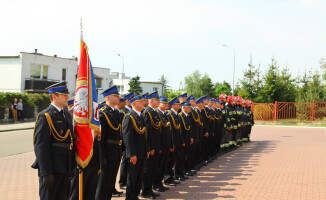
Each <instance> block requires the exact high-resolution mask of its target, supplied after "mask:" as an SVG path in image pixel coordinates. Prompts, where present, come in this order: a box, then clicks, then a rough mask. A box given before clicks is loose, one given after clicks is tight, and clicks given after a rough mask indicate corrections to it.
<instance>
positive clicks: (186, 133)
mask: <svg viewBox="0 0 326 200" xmlns="http://www.w3.org/2000/svg"><path fill="white" fill-rule="evenodd" d="M189 114H190V113H189ZM189 114H188V116H186V114H185V113H184V112H180V113H179V115H180V121H181V122H180V123H181V134H182V137H183V140H184V142H185V144H186V147H189V146H190V138H191V127H190V120H189Z"/></svg>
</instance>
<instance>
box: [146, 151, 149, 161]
mask: <svg viewBox="0 0 326 200" xmlns="http://www.w3.org/2000/svg"><path fill="white" fill-rule="evenodd" d="M146 155H147V157H146V160H147V159H148V158H149V152H147V154H146Z"/></svg>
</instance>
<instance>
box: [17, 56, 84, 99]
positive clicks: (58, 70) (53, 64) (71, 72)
mask: <svg viewBox="0 0 326 200" xmlns="http://www.w3.org/2000/svg"><path fill="white" fill-rule="evenodd" d="M21 55H22V72H23V76H22V88H23V89H24V88H25V79H26V78H30V66H31V64H38V65H47V66H48V79H51V80H57V81H63V80H62V69H63V68H66V69H67V75H66V79H67V80H66V81H67V82H68V89H69V91H70V93H71V96H72V95H73V94H74V93H75V90H76V75H77V69H78V61H77V60H75V59H73V58H71V59H70V58H59V57H54V56H45V55H37V54H32V53H24V52H22V53H21Z"/></svg>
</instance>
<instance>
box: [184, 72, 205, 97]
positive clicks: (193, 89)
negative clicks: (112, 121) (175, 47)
mask: <svg viewBox="0 0 326 200" xmlns="http://www.w3.org/2000/svg"><path fill="white" fill-rule="evenodd" d="M201 78H202V75H201V74H200V72H199V71H198V70H196V71H194V72H193V73H192V74H191V75H189V76H186V77H185V90H186V91H187V93H189V94H193V95H194V96H195V97H200V96H202V95H203V92H202V91H201V89H200V84H199V83H200V81H201Z"/></svg>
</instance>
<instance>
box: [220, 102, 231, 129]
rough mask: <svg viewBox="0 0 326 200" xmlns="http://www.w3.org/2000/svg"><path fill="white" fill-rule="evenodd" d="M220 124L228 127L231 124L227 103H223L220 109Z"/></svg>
mask: <svg viewBox="0 0 326 200" xmlns="http://www.w3.org/2000/svg"><path fill="white" fill-rule="evenodd" d="M221 123H222V126H223V127H224V128H228V127H230V126H231V119H230V117H229V109H228V105H224V106H223V109H222V122H221Z"/></svg>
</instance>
